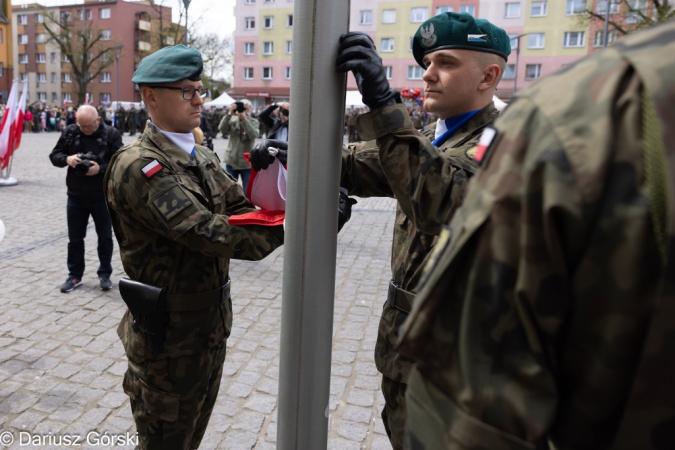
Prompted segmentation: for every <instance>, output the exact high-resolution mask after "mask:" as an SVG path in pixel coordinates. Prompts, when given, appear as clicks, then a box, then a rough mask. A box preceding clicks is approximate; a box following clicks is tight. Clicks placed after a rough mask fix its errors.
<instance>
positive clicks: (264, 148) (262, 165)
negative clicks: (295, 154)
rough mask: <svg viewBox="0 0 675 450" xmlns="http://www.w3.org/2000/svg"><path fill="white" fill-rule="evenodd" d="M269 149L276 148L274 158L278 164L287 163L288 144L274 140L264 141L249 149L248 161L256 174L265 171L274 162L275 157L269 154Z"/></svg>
mask: <svg viewBox="0 0 675 450" xmlns="http://www.w3.org/2000/svg"><path fill="white" fill-rule="evenodd" d="M270 147H272V148H276V149H277V150H278V152H277V155H276V158H277V159H278V160H279V162H281V164H286V163H287V160H288V143H287V142H284V141H277V140H276V139H264V140H262V141H260V142H259V143H257V144H256V145H255V147H253V148H252V149H251V152H250V153H249V156H248V158H249V161H250V162H251V167H253V169H254V170H255V171H256V172H260V171H261V170H265V169H267V168H268V167H269V165H270V164H272V163H273V162H274V158H275V156H273V155H271V154H270V152H269V149H270Z"/></svg>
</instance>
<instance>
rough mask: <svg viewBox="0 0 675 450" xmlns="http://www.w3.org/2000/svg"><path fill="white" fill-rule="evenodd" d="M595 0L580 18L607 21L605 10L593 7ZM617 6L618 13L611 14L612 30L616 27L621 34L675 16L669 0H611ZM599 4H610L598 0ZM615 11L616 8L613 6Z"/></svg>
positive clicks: (583, 20) (588, 20)
mask: <svg viewBox="0 0 675 450" xmlns="http://www.w3.org/2000/svg"><path fill="white" fill-rule="evenodd" d="M594 3H595V1H591V2H590V7H589V8H586V9H585V10H584V11H583V12H582V13H581V17H580V20H581V21H582V22H583V23H584V24H587V23H589V22H593V21H602V22H604V21H605V12H604V11H606V10H607V9H609V7H608V6H606V8H605V9H604V10H603V11H600V12H598V9H597V8H596V9H593V8H592V6H593V4H594ZM611 3H612V4H614V5H617V6H616V10H618V13H616V14H614V13H613V14H610V16H609V25H610V30H611V29H614V30H616V32H617V33H618V34H619V35H624V34H629V33H632V32H634V31H637V30H640V29H643V28H649V27H651V26H653V25H655V24H657V23H660V22H665V21H667V20H670V19H672V18H675V6H673V4H672V3H671V2H670V1H669V0H611ZM597 4H598V5H608V1H607V0H597ZM611 10H612V11H614V10H615V9H614V8H611Z"/></svg>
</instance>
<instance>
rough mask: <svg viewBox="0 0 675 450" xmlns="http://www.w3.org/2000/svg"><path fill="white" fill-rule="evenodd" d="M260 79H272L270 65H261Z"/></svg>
mask: <svg viewBox="0 0 675 450" xmlns="http://www.w3.org/2000/svg"><path fill="white" fill-rule="evenodd" d="M262 79H263V80H271V79H272V68H271V67H263V71H262Z"/></svg>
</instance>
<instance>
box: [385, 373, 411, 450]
mask: <svg viewBox="0 0 675 450" xmlns="http://www.w3.org/2000/svg"><path fill="white" fill-rule="evenodd" d="M406 388H407V385H406V384H405V383H401V382H400V381H396V380H392V379H391V378H389V377H388V376H386V375H382V395H383V396H384V401H385V404H384V408H382V423H383V424H384V429H385V430H386V431H387V436H389V441H390V442H391V446H392V447H393V448H394V450H403V449H404V448H405V446H404V438H405V417H406V407H405V391H406Z"/></svg>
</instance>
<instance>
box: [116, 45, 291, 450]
mask: <svg viewBox="0 0 675 450" xmlns="http://www.w3.org/2000/svg"><path fill="white" fill-rule="evenodd" d="M202 67H203V64H202V57H201V54H200V53H199V51H197V50H195V49H192V48H187V47H185V46H182V45H177V46H174V47H167V48H163V49H161V50H159V51H157V52H156V53H153V54H152V55H150V56H147V57H146V58H144V59H143V60H142V61H141V63H140V64H139V66H138V69H137V70H136V72H135V73H134V76H133V79H132V81H133V82H134V83H136V84H137V85H138V86H139V88H140V91H141V95H142V97H143V101H144V102H145V105H146V106H147V109H148V114H149V116H150V118H151V121H149V122H148V123H147V124H146V126H145V131H144V132H143V133H142V134H141V135H140V137H139V138H138V139H136V140H135V141H134V142H133V143H131V144H129V145H126V146H125V147H123V148H122V149H120V151H118V152H117V153H116V154H115V155H114V156H113V158H112V160H111V161H110V165H109V168H108V171H107V173H106V176H105V190H106V197H107V204H108V209H109V210H110V216H111V218H112V224H113V228H114V229H115V236H116V238H117V240H118V242H119V247H120V255H121V258H122V263H123V265H124V270H125V272H126V273H127V275H128V276H129V277H130V279H131V281H126V280H121V281H120V293H121V294H122V297H123V299H124V301H125V303H126V304H127V306H128V307H129V311H127V312H126V314H125V315H124V318H123V319H122V321H121V323H120V325H119V327H118V334H119V336H120V338H121V340H122V342H123V344H124V349H125V352H126V354H127V358H128V362H129V367H128V370H127V372H126V374H125V376H124V391H125V392H126V393H127V394H128V395H129V397H130V398H131V408H132V410H133V415H134V420H135V422H136V427H137V430H138V436H139V444H140V448H141V449H162V450H167V449H180V450H187V449H196V448H198V447H199V444H200V442H201V439H202V437H203V436H204V432H205V431H206V427H207V424H208V421H209V418H210V416H211V411H212V410H213V406H214V404H215V401H216V397H217V394H218V388H219V385H220V378H221V374H222V369H223V363H224V361H225V350H226V339H227V337H228V336H229V334H230V329H231V326H232V302H231V300H230V288H229V276H228V269H229V260H230V258H236V259H246V260H259V259H262V258H264V257H265V256H266V255H268V254H270V253H271V252H272V251H273V250H274V249H275V248H277V247H278V246H280V245H281V244H282V241H283V229H282V227H281V226H280V225H279V226H271V227H267V226H261V225H247V226H232V225H230V224H229V222H228V217H229V216H231V215H238V214H245V213H249V212H253V211H255V208H254V206H253V205H252V204H251V203H249V201H248V200H247V199H246V197H245V195H244V192H243V191H242V189H241V187H240V186H239V185H238V184H237V183H236V182H235V181H234V180H233V179H232V178H231V177H229V176H228V175H227V174H226V173H225V172H224V171H223V170H222V169H221V167H220V163H219V161H218V159H217V157H216V156H215V155H214V154H213V152H211V151H210V150H209V149H208V148H206V147H203V146H201V145H195V141H194V135H193V134H192V130H193V129H194V128H196V127H198V126H199V122H200V109H201V105H202V104H203V103H204V102H203V100H202V97H201V94H202V92H203V91H204V87H203V85H202V82H201V73H202Z"/></svg>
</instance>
